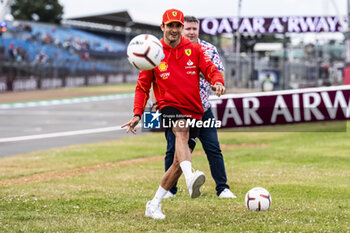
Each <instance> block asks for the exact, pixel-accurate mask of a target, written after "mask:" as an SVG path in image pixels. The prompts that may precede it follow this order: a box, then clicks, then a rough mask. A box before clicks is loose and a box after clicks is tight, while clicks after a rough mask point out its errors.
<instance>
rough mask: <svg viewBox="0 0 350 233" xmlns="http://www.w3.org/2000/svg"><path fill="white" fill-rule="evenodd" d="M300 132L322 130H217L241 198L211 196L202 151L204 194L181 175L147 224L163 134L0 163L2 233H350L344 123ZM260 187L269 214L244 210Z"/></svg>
mask: <svg viewBox="0 0 350 233" xmlns="http://www.w3.org/2000/svg"><path fill="white" fill-rule="evenodd" d="M305 126H307V127H311V128H312V129H313V131H326V132H282V131H283V127H280V131H281V132H253V131H247V132H220V134H219V137H220V142H221V144H222V148H223V154H224V159H225V164H226V171H227V175H228V180H229V185H230V186H231V189H232V191H233V192H234V193H235V194H236V195H237V196H238V198H237V199H226V200H222V199H219V198H218V197H217V196H216V193H215V189H214V188H215V184H214V182H213V179H212V178H211V176H210V171H209V166H208V162H207V160H206V157H205V154H204V153H203V151H201V148H200V146H198V147H197V148H196V151H195V153H194V156H193V166H194V167H195V168H196V169H200V170H202V171H204V172H205V173H206V175H207V181H206V183H205V184H204V186H203V187H202V194H203V195H202V196H201V197H199V198H197V199H191V198H190V197H189V194H188V191H187V190H186V189H185V182H184V178H183V177H181V178H180V182H179V192H178V194H177V196H176V198H173V199H170V200H169V199H167V200H164V201H163V204H162V209H163V212H164V213H165V214H166V219H165V220H153V219H149V218H146V217H144V211H145V204H146V202H147V201H148V200H150V199H151V198H152V197H153V195H154V193H155V191H156V189H157V187H158V185H159V182H160V178H161V176H162V174H163V157H164V156H163V154H164V151H165V139H164V136H163V134H161V133H156V134H148V135H144V136H132V137H128V138H124V139H121V140H115V141H107V142H104V143H98V144H89V145H81V146H71V147H67V148H62V149H56V150H48V151H43V152H37V153H30V154H25V155H19V156H13V157H8V158H3V159H0V164H1V166H0V232H350V224H349V220H350V143H349V141H350V133H349V129H350V127H349V122H348V124H347V130H346V131H345V132H327V131H332V130H327V128H325V127H324V125H323V123H317V124H309V125H300V126H298V127H301V128H304V127H305ZM266 131H269V130H268V129H267V130H266ZM256 186H262V187H264V188H266V189H267V190H269V191H270V193H271V195H272V206H271V209H270V210H269V211H266V212H251V211H248V210H247V209H246V207H245V205H244V196H245V194H246V192H247V191H248V190H249V189H251V188H253V187H256Z"/></svg>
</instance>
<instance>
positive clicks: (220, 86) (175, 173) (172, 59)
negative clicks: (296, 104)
mask: <svg viewBox="0 0 350 233" xmlns="http://www.w3.org/2000/svg"><path fill="white" fill-rule="evenodd" d="M183 25H184V15H183V13H182V12H181V11H179V10H176V9H169V10H167V11H166V12H165V13H164V14H163V21H162V24H161V29H162V31H163V39H162V40H161V43H162V45H163V51H164V55H165V56H164V58H163V60H162V61H161V63H160V64H159V66H158V67H156V68H154V69H153V70H149V71H141V72H140V74H139V78H138V80H137V86H136V89H135V99H134V117H133V118H132V119H131V120H130V121H129V122H127V123H126V124H124V125H123V126H122V127H126V126H127V127H128V128H127V131H126V132H129V131H131V132H133V133H134V134H136V130H135V127H136V125H137V124H138V122H139V121H140V120H141V115H142V113H143V111H144V109H145V106H146V103H147V100H148V98H149V91H150V88H151V85H152V83H153V89H154V94H155V97H156V99H157V109H158V110H160V111H161V113H162V118H163V124H164V122H166V123H167V124H168V123H171V129H169V128H168V129H167V130H172V131H173V133H174V134H175V138H176V139H175V142H176V143H175V144H176V145H175V156H174V162H173V164H172V166H171V167H170V168H169V169H168V170H167V172H166V173H165V174H164V175H163V177H162V180H161V183H160V186H159V188H158V190H157V192H156V194H155V196H154V198H153V199H152V200H151V201H149V202H147V205H146V212H145V215H146V216H147V217H151V218H154V219H164V218H165V215H164V214H163V213H162V211H161V200H162V199H163V198H164V196H165V195H166V193H167V192H168V190H169V189H170V188H171V187H172V186H173V185H174V184H175V182H176V181H177V180H178V178H179V177H180V176H181V174H182V173H184V176H185V179H186V185H187V188H188V190H189V193H190V196H191V197H192V198H196V197H199V196H200V187H201V186H202V185H203V183H204V181H205V175H204V173H203V172H201V171H195V172H192V164H191V150H192V149H193V148H194V146H195V141H196V138H197V136H198V133H199V129H198V128H195V127H194V128H192V127H190V125H189V124H187V123H188V122H190V121H192V120H193V119H194V120H201V118H202V116H203V113H204V110H203V105H202V102H201V98H200V94H199V78H200V76H199V74H200V72H202V73H203V74H204V77H205V79H206V80H207V81H208V82H210V84H211V85H212V86H213V88H214V89H215V90H216V95H217V96H220V95H222V94H224V93H225V87H224V80H223V78H222V75H221V73H220V72H219V71H218V69H217V67H216V66H215V65H214V64H213V63H212V62H211V61H210V58H209V57H208V56H207V55H206V54H205V52H204V51H203V50H202V49H201V45H199V44H194V43H191V41H190V40H188V39H186V38H184V37H182V36H181V34H182V30H183Z"/></svg>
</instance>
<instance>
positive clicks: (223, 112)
mask: <svg viewBox="0 0 350 233" xmlns="http://www.w3.org/2000/svg"><path fill="white" fill-rule="evenodd" d="M210 102H211V105H212V110H213V113H214V115H215V117H216V119H217V120H219V121H221V128H237V127H250V126H267V125H279V124H294V123H307V122H318V121H342V120H349V119H350V86H338V87H324V88H308V89H299V90H289V91H274V92H268V93H267V92H261V93H249V94H229V95H224V96H223V98H218V97H216V96H211V97H210Z"/></svg>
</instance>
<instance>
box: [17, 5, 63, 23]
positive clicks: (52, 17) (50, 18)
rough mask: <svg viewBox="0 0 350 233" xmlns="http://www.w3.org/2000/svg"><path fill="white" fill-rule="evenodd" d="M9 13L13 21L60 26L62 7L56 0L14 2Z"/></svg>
mask: <svg viewBox="0 0 350 233" xmlns="http://www.w3.org/2000/svg"><path fill="white" fill-rule="evenodd" d="M11 12H12V15H13V17H14V18H15V19H20V20H35V21H39V22H46V23H56V24H60V22H61V20H62V15H63V6H62V5H61V4H60V3H59V2H58V0H35V1H33V0H14V2H13V4H12V5H11Z"/></svg>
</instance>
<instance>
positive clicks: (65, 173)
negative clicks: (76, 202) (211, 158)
mask: <svg viewBox="0 0 350 233" xmlns="http://www.w3.org/2000/svg"><path fill="white" fill-rule="evenodd" d="M267 145H268V144H236V145H235V144H222V145H221V149H222V150H232V149H238V148H263V147H266V146H267ZM203 154H204V151H203V150H199V151H195V152H193V154H192V156H200V155H203ZM163 159H164V155H159V156H153V157H147V158H138V159H130V160H125V161H120V162H115V163H102V164H96V165H91V166H86V167H81V168H75V169H70V170H62V171H52V172H44V173H40V174H35V175H31V176H24V177H20V178H15V179H8V180H2V181H0V186H4V187H7V186H9V185H16V184H28V183H38V182H43V181H48V180H54V179H62V178H67V177H73V176H76V175H81V174H86V173H90V172H95V171H100V170H105V169H110V168H116V167H125V166H132V165H135V164H142V163H149V162H156V161H162V160H163Z"/></svg>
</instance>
